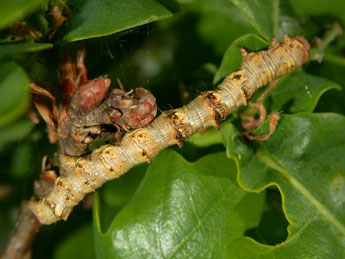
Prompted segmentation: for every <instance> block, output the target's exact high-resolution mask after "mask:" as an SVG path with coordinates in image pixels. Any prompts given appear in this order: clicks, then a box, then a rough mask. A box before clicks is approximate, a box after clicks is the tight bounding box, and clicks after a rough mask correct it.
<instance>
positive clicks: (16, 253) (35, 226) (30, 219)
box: [0, 201, 40, 259]
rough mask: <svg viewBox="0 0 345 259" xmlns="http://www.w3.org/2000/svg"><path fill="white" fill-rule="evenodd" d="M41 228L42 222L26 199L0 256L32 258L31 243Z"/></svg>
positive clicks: (10, 258) (6, 258)
mask: <svg viewBox="0 0 345 259" xmlns="http://www.w3.org/2000/svg"><path fill="white" fill-rule="evenodd" d="M39 228H40V223H39V222H38V220H37V218H36V216H35V215H34V214H33V213H32V211H31V209H30V208H29V206H28V202H27V201H24V202H23V203H22V205H21V208H20V211H19V215H18V218H17V221H16V226H15V228H14V230H13V232H12V234H11V236H10V239H9V241H8V243H7V244H6V246H5V247H4V249H3V251H2V253H1V254H0V258H2V259H14V258H24V259H26V258H30V257H31V244H32V241H33V240H34V238H35V235H36V233H37V232H38V230H39Z"/></svg>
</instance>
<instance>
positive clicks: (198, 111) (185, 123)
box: [3, 36, 310, 258]
mask: <svg viewBox="0 0 345 259" xmlns="http://www.w3.org/2000/svg"><path fill="white" fill-rule="evenodd" d="M309 48H310V45H309V43H308V42H307V41H306V40H305V39H304V38H302V37H298V36H297V37H296V38H292V39H290V38H288V37H285V38H284V40H283V43H281V44H277V43H276V44H273V45H272V46H271V47H270V48H269V49H268V50H267V51H261V52H258V53H249V54H248V55H247V56H245V57H243V62H242V66H241V68H240V69H239V70H238V71H236V72H234V73H232V74H230V75H229V76H227V77H226V78H225V80H224V81H223V82H222V83H221V84H220V85H219V86H218V88H217V89H216V90H214V91H208V92H204V93H202V94H201V95H200V96H199V97H197V98H196V99H194V100H193V101H192V102H190V103H189V104H187V105H185V106H183V107H182V108H179V109H175V110H169V111H166V112H163V113H162V114H161V115H160V116H159V117H158V118H156V119H155V120H154V121H153V122H152V123H151V124H149V125H148V126H146V127H144V128H140V129H137V130H135V131H132V132H130V133H128V134H126V135H125V136H124V138H123V139H122V141H121V143H120V145H118V146H114V145H104V146H102V147H100V148H98V149H96V150H94V151H93V152H92V153H91V154H89V155H86V156H80V157H73V156H68V155H66V154H59V155H57V157H56V159H55V161H56V165H58V166H59V169H60V176H59V177H58V178H57V179H56V181H55V182H54V185H53V187H52V188H51V189H49V193H48V192H47V194H46V195H43V197H33V198H32V199H31V201H30V202H29V207H30V209H31V210H32V212H33V213H34V214H35V216H36V217H37V219H38V221H39V222H40V223H41V224H52V223H54V222H56V221H58V220H60V219H64V220H67V218H68V216H69V214H70V213H71V211H72V209H73V207H74V206H75V205H77V204H78V203H79V202H80V201H81V200H82V199H83V198H84V197H85V195H86V194H88V193H90V192H93V191H95V190H96V189H97V188H98V187H100V186H101V185H102V184H104V183H105V182H107V181H109V180H112V179H115V178H119V177H120V176H121V175H123V174H125V173H126V172H127V171H128V170H129V169H130V168H132V167H133V166H134V165H137V164H140V163H143V162H149V163H150V162H151V159H152V158H153V157H155V156H156V155H158V154H159V153H160V152H161V151H162V150H163V149H165V148H166V147H168V146H171V145H174V144H178V145H179V146H180V147H182V143H183V141H184V140H185V139H187V138H189V137H190V136H191V135H193V134H194V133H196V132H198V131H200V130H204V129H207V128H209V127H212V126H214V127H216V128H219V122H220V121H221V120H224V119H225V118H226V117H227V116H228V115H229V114H230V113H231V112H232V111H233V110H234V109H236V108H237V107H238V106H240V105H243V104H246V103H247V99H249V98H250V97H251V96H252V95H253V93H254V92H255V91H256V90H257V89H259V88H260V87H262V86H263V85H265V84H267V83H268V82H269V81H271V80H272V79H274V78H277V77H279V76H281V75H284V74H286V73H288V72H290V71H292V70H293V69H294V68H296V67H299V66H301V65H303V64H304V63H305V62H307V60H308V58H309ZM24 209H25V212H23V213H21V214H20V215H21V216H20V218H19V223H18V225H17V226H18V227H17V228H16V229H15V231H14V234H13V235H12V236H11V239H10V241H9V244H8V245H7V246H6V249H5V250H4V253H3V256H6V257H5V258H23V257H21V256H25V255H26V256H27V255H28V252H27V251H28V250H29V249H28V247H30V243H31V241H32V239H33V236H34V235H35V231H37V229H38V226H39V223H38V221H37V220H36V219H35V218H34V217H33V216H32V214H31V212H29V211H28V210H27V209H28V208H27V206H26V205H25V206H24ZM23 217H24V218H23ZM18 248H20V249H18ZM19 250H20V251H21V253H20V254H19V253H13V252H11V251H14V252H16V251H19ZM7 253H8V254H7ZM11 255H13V256H11Z"/></svg>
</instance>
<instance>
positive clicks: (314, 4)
mask: <svg viewBox="0 0 345 259" xmlns="http://www.w3.org/2000/svg"><path fill="white" fill-rule="evenodd" d="M289 3H290V5H291V7H292V8H293V9H294V11H295V13H296V15H298V16H310V15H319V16H321V15H335V16H336V17H337V18H338V19H340V20H341V21H342V23H343V26H344V25H345V16H344V13H345V1H343V0H333V1H332V4H330V3H329V2H327V1H324V0H289ZM333 20H334V18H333Z"/></svg>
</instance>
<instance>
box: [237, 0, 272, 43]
mask: <svg viewBox="0 0 345 259" xmlns="http://www.w3.org/2000/svg"><path fill="white" fill-rule="evenodd" d="M231 2H232V3H233V4H234V5H236V6H237V8H238V9H239V10H240V11H241V12H242V13H243V14H244V15H245V16H246V17H247V19H248V20H249V22H250V23H251V24H252V25H253V27H254V28H255V29H256V31H257V32H258V33H259V34H260V35H261V36H262V37H263V38H264V39H266V40H267V41H270V40H271V38H272V36H273V35H277V34H278V15H279V9H278V8H279V2H278V0H250V1H249V0H231Z"/></svg>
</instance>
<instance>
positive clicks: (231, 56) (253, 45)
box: [213, 34, 268, 84]
mask: <svg viewBox="0 0 345 259" xmlns="http://www.w3.org/2000/svg"><path fill="white" fill-rule="evenodd" d="M239 46H241V47H244V48H245V49H246V50H247V51H249V52H251V51H258V50H260V49H263V48H266V47H267V46H268V42H267V41H265V40H263V39H262V38H260V37H259V36H257V35H255V34H247V35H243V36H241V37H239V38H238V39H237V40H235V41H234V42H233V43H232V44H231V45H230V47H229V48H228V49H227V50H226V52H225V54H224V56H223V60H222V63H221V65H220V67H219V69H218V71H217V73H216V74H215V76H214V79H213V83H214V84H217V83H219V81H220V80H222V79H223V78H224V77H226V76H227V75H229V74H231V73H232V72H234V71H236V69H238V68H239V67H240V65H241V63H242V54H241V51H240V50H239V48H238V47H239Z"/></svg>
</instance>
